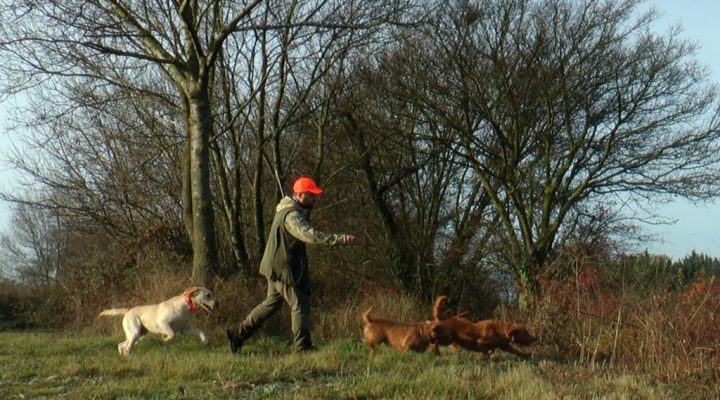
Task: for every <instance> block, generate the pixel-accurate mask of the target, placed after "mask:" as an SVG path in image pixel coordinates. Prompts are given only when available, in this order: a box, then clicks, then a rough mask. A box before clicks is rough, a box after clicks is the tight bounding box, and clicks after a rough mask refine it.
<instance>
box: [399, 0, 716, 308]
mask: <svg viewBox="0 0 720 400" xmlns="http://www.w3.org/2000/svg"><path fill="white" fill-rule="evenodd" d="M640 3H641V2H640V1H635V0H631V1H603V2H595V1H580V2H578V1H567V0H550V1H530V0H484V1H475V2H473V1H458V2H454V3H451V4H450V5H449V6H448V7H447V8H445V9H444V11H446V12H447V13H443V14H439V16H438V19H437V22H436V23H435V24H433V28H432V29H428V30H427V32H428V35H427V36H425V37H424V38H421V39H415V41H416V43H417V42H420V41H421V42H422V46H417V47H416V48H417V49H418V50H417V51H416V52H415V53H413V54H412V57H413V58H412V62H405V63H403V65H405V66H407V67H409V68H405V69H404V70H396V71H395V72H394V73H392V74H390V76H391V77H393V78H394V82H395V86H397V87H399V88H402V91H400V96H402V97H403V98H406V99H408V100H409V101H411V102H413V104H414V105H415V106H416V107H417V109H419V110H421V111H420V112H418V114H419V115H423V117H424V118H425V120H426V121H428V122H432V123H435V124H437V125H438V126H442V127H445V128H446V129H436V130H434V132H433V133H434V135H433V138H432V139H433V140H435V141H438V142H439V143H443V144H445V145H446V146H449V147H450V148H452V149H453V151H454V152H455V154H457V155H458V156H459V157H461V158H462V160H463V163H464V164H465V165H467V166H468V167H469V168H471V169H472V170H473V171H474V174H475V177H476V178H477V179H478V181H479V182H480V183H481V185H482V188H483V190H484V192H485V194H486V195H487V196H488V198H489V199H490V201H491V202H492V205H493V209H494V211H495V212H496V213H497V216H498V218H499V221H500V222H501V224H502V227H503V229H502V231H501V233H500V235H501V238H502V240H503V241H504V243H505V246H504V250H503V251H502V253H501V255H502V257H503V259H504V263H506V264H507V265H508V266H509V267H510V268H511V269H512V271H513V272H514V274H515V276H516V278H517V281H518V283H519V284H520V286H521V287H522V288H523V289H524V293H527V294H531V295H532V294H536V293H537V292H538V291H539V287H538V286H537V284H536V282H535V277H536V275H537V274H538V273H539V272H540V271H542V269H543V268H544V267H545V265H546V262H547V260H548V257H549V256H550V254H551V251H552V249H553V246H554V244H555V241H556V239H557V235H558V232H560V231H561V229H562V227H563V224H564V223H566V222H567V218H568V216H569V215H570V214H571V213H572V212H573V211H574V210H577V207H578V206H579V205H581V204H586V203H588V202H593V201H602V199H607V198H608V197H609V196H626V197H629V198H632V197H633V196H641V197H643V198H647V197H652V196H655V198H657V196H670V195H671V196H675V195H677V196H685V197H689V198H694V199H702V198H708V197H710V196H714V195H717V194H718V189H719V188H720V186H719V183H720V182H719V179H718V177H720V175H718V172H719V171H718V169H719V168H720V153H719V152H718V146H719V145H720V142H719V141H718V139H720V113H719V112H718V111H719V108H718V96H717V94H718V93H717V88H716V86H714V85H711V84H709V82H708V80H707V77H708V74H707V71H706V70H705V69H702V68H700V67H699V66H698V65H697V64H696V63H695V62H694V61H693V60H692V58H691V56H692V54H693V51H694V47H693V46H692V45H691V44H689V43H687V42H683V41H680V40H678V38H677V32H675V31H672V32H670V33H669V34H668V35H667V36H660V35H657V34H654V33H653V31H652V29H651V28H652V23H653V22H654V21H655V19H656V15H655V14H654V13H653V12H648V13H645V14H643V13H640V11H639V10H638V6H639V4H640ZM418 71H420V73H418ZM428 71H431V72H428Z"/></svg>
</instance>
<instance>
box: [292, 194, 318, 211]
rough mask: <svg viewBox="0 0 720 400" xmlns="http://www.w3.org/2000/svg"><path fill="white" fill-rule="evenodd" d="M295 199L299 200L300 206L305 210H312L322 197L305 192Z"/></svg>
mask: <svg viewBox="0 0 720 400" xmlns="http://www.w3.org/2000/svg"><path fill="white" fill-rule="evenodd" d="M295 197H296V198H297V201H298V204H300V205H301V206H303V207H305V208H312V207H313V206H314V205H315V203H316V202H317V200H318V197H320V195H317V194H312V193H309V192H304V193H300V194H298V195H295Z"/></svg>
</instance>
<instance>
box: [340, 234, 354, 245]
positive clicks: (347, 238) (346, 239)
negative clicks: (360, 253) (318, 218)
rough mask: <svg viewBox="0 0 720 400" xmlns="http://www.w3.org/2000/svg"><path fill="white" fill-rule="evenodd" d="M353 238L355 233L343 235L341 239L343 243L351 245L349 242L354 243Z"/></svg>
mask: <svg viewBox="0 0 720 400" xmlns="http://www.w3.org/2000/svg"><path fill="white" fill-rule="evenodd" d="M355 239H356V238H355V235H345V237H344V239H343V244H345V245H351V244H353V243H355Z"/></svg>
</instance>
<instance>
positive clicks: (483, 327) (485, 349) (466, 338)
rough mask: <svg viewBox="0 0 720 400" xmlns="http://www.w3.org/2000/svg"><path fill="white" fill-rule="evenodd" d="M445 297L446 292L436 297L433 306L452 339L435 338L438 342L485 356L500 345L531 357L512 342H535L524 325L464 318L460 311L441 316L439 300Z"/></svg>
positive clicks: (443, 300) (524, 356) (523, 355)
mask: <svg viewBox="0 0 720 400" xmlns="http://www.w3.org/2000/svg"><path fill="white" fill-rule="evenodd" d="M446 300H447V296H440V297H438V299H437V301H436V303H435V307H433V318H434V319H435V321H441V322H444V323H445V327H446V328H447V329H449V330H450V332H451V333H452V338H451V340H446V338H445V337H440V338H438V341H437V343H438V344H439V345H444V346H451V347H452V346H459V347H461V348H463V349H466V350H472V351H479V352H481V353H483V354H485V355H486V356H488V357H489V356H490V354H492V353H493V352H494V351H495V349H501V350H504V351H506V352H508V353H511V354H515V355H516V356H518V357H522V358H528V357H530V355H529V354H528V353H525V352H523V351H521V350H519V349H517V348H515V347H514V346H513V345H520V346H527V345H530V344H532V343H533V342H535V340H536V339H535V337H533V336H532V335H531V334H530V333H529V332H528V330H527V329H526V328H525V327H524V326H522V325H518V324H509V323H504V322H500V321H492V320H485V321H479V322H476V323H473V322H472V321H469V320H467V319H465V318H463V317H462V314H461V315H456V316H453V317H450V318H443V317H442V304H443V303H444V302H445V301H446Z"/></svg>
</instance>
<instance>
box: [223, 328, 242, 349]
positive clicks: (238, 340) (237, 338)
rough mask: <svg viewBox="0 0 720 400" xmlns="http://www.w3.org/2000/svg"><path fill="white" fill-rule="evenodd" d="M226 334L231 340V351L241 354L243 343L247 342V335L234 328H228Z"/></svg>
mask: <svg viewBox="0 0 720 400" xmlns="http://www.w3.org/2000/svg"><path fill="white" fill-rule="evenodd" d="M225 335H226V336H227V338H228V340H229V341H230V352H231V353H233V354H239V353H240V349H241V348H242V345H243V343H245V337H244V336H243V335H241V334H240V333H239V332H238V331H237V330H235V329H232V328H230V329H228V330H226V331H225Z"/></svg>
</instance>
